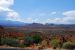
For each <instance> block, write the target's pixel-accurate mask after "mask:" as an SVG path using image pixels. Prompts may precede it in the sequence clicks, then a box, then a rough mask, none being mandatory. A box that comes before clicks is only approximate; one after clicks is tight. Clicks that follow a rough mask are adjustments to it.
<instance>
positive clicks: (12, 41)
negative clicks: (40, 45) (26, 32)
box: [1, 38, 19, 47]
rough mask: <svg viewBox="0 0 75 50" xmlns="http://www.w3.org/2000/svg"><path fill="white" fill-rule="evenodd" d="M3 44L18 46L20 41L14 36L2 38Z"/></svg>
mask: <svg viewBox="0 0 75 50" xmlns="http://www.w3.org/2000/svg"><path fill="white" fill-rule="evenodd" d="M1 44H2V45H9V46H13V47H17V46H18V44H19V43H18V42H17V41H16V39H13V38H1Z"/></svg>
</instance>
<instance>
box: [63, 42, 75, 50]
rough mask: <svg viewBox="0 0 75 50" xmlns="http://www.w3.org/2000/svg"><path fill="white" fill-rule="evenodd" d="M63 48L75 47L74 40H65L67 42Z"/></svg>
mask: <svg viewBox="0 0 75 50" xmlns="http://www.w3.org/2000/svg"><path fill="white" fill-rule="evenodd" d="M62 48H64V49H74V48H75V44H73V43H72V42H65V43H63V46H62Z"/></svg>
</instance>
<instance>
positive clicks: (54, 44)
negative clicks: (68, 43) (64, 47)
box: [51, 39, 60, 49]
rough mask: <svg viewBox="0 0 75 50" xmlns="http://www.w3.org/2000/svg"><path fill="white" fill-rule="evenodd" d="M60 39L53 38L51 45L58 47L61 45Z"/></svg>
mask: <svg viewBox="0 0 75 50" xmlns="http://www.w3.org/2000/svg"><path fill="white" fill-rule="evenodd" d="M59 43H60V42H59V40H58V39H53V40H51V45H52V47H53V48H54V49H56V48H57V47H58V46H59Z"/></svg>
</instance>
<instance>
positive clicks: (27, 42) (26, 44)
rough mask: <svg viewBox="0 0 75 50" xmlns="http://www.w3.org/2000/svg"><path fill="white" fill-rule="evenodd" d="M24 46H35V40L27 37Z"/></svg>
mask: <svg viewBox="0 0 75 50" xmlns="http://www.w3.org/2000/svg"><path fill="white" fill-rule="evenodd" d="M24 41H25V42H24V44H25V46H30V45H31V44H33V38H32V37H25V38H24Z"/></svg>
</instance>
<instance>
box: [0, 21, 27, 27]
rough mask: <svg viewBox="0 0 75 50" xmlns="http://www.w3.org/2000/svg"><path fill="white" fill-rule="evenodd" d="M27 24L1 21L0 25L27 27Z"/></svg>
mask: <svg viewBox="0 0 75 50" xmlns="http://www.w3.org/2000/svg"><path fill="white" fill-rule="evenodd" d="M26 24H27V23H23V22H18V21H10V20H0V25H2V26H25V25H26Z"/></svg>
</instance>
